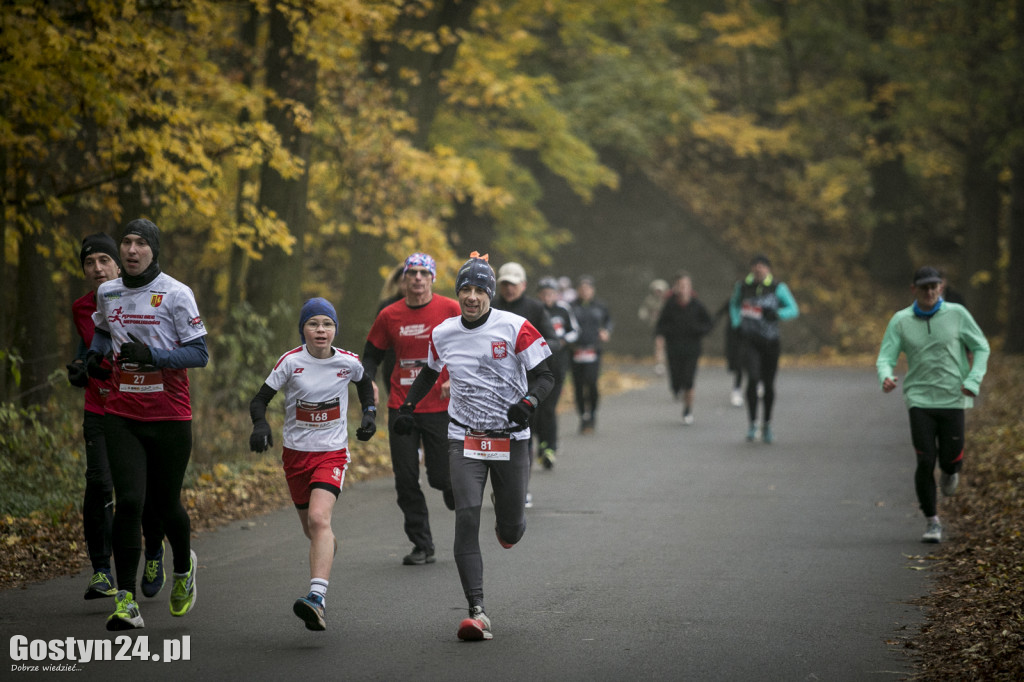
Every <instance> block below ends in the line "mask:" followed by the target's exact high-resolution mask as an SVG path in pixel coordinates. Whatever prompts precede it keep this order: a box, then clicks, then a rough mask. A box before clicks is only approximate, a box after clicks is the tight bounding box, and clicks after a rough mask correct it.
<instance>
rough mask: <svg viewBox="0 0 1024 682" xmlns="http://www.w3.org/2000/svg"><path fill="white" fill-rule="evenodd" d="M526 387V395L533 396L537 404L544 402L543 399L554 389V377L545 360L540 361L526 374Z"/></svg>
mask: <svg viewBox="0 0 1024 682" xmlns="http://www.w3.org/2000/svg"><path fill="white" fill-rule="evenodd" d="M526 386H527V388H526V394H527V395H532V396H534V397H535V398H536V399H537V402H538V403H542V402H544V399H545V398H547V397H548V395H550V394H551V389H553V388H554V387H555V375H554V372H552V371H551V368H550V367H548V361H547V360H546V359H545V360H541V361H540V362H538V363H537V364H536V365H535V366H534V368H533V369H531V370H529V371H527V372H526Z"/></svg>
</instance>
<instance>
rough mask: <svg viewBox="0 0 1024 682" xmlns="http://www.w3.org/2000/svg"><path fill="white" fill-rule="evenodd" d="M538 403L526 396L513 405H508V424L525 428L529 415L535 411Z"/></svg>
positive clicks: (531, 397)
mask: <svg viewBox="0 0 1024 682" xmlns="http://www.w3.org/2000/svg"><path fill="white" fill-rule="evenodd" d="M538 402H539V401H538V400H537V399H536V398H534V397H533V396H532V395H528V396H526V397H525V398H523V399H522V400H520V401H519V402H518V403H516V404H515V405H509V408H508V413H507V415H506V416H507V417H508V420H509V421H510V422H513V423H516V424H519V426H526V425H527V424H529V423H530V415H531V414H533V411H534V410H536V409H537V403H538Z"/></svg>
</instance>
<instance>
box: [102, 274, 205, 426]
mask: <svg viewBox="0 0 1024 682" xmlns="http://www.w3.org/2000/svg"><path fill="white" fill-rule="evenodd" d="M92 319H93V322H95V323H96V328H97V329H102V330H104V331H106V332H108V333H109V334H110V337H111V339H112V340H113V344H114V353H115V357H116V354H118V353H120V351H121V345H122V344H124V343H128V342H129V341H130V340H131V339H129V338H128V334H129V333H131V334H132V335H133V336H135V338H137V339H139V340H140V341H142V342H143V343H145V344H146V345H147V346H150V347H151V348H159V349H161V350H174V349H175V348H178V347H179V346H182V345H183V344H185V343H188V342H189V341H193V340H195V339H198V338H199V337H201V336H205V335H206V327H204V326H203V320H202V318H201V317H199V308H198V306H197V305H196V299H195V296H194V295H193V294H192V290H191V289H189V288H188V287H187V286H185V285H184V284H182V283H181V282H179V281H178V280H176V279H174V278H173V277H171V276H170V275H167V274H164V273H160V274H159V275H157V276H156V279H154V280H153V281H152V282H150V283H149V284H147V285H145V286H141V287H139V288H137V289H130V288H128V287H126V286H125V285H124V283H123V281H122V280H121V279H120V278H118V279H114V280H110V281H109V282H104V283H103V284H101V285H100V287H99V289H97V291H96V312H95V313H93V317H92ZM112 378H113V383H114V388H115V389H116V390H114V391H112V392H111V394H110V395H109V396H108V398H107V403H106V405H105V409H106V411H107V412H108V413H110V414H116V415H120V416H122V417H127V418H129V419H136V420H139V421H188V420H189V419H191V418H192V404H191V400H190V399H189V393H188V371H187V370H185V369H171V368H167V367H164V368H160V367H153V366H151V365H141V366H140V365H136V364H125V365H124V366H121V363H118V362H115V363H114V374H113V377H112Z"/></svg>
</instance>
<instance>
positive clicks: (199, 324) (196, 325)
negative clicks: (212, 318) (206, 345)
mask: <svg viewBox="0 0 1024 682" xmlns="http://www.w3.org/2000/svg"><path fill="white" fill-rule="evenodd" d="M188 326H190V327H192V328H193V329H196V330H198V329H203V318H201V317H199V316H198V315H197V316H196V317H193V318H192V319H191V320H189V321H188Z"/></svg>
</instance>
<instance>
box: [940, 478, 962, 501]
mask: <svg viewBox="0 0 1024 682" xmlns="http://www.w3.org/2000/svg"><path fill="white" fill-rule="evenodd" d="M958 485H960V474H947V473H946V472H942V474H941V475H940V476H939V487H941V488H942V494H943V495H945V496H946V497H953V495H954V493H956V488H957V486H958Z"/></svg>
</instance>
